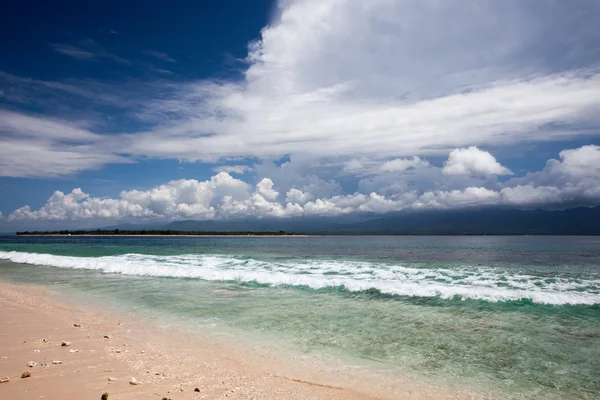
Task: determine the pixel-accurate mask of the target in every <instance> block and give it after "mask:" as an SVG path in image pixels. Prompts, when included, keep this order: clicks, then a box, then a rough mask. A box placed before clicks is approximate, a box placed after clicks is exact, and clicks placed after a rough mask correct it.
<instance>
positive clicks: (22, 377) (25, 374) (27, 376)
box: [21, 372, 31, 379]
mask: <svg viewBox="0 0 600 400" xmlns="http://www.w3.org/2000/svg"><path fill="white" fill-rule="evenodd" d="M30 376H31V374H30V373H29V372H23V373H22V374H21V379H25V378H29V377H30Z"/></svg>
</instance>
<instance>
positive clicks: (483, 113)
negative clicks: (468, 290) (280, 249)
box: [0, 0, 600, 230]
mask: <svg viewBox="0 0 600 400" xmlns="http://www.w3.org/2000/svg"><path fill="white" fill-rule="evenodd" d="M599 17H600V4H599V3H598V2H596V1H594V0H574V1H570V2H565V1H559V0H555V1H552V0H549V1H545V2H539V1H535V0H523V1H521V0H507V1H487V2H480V1H475V0H472V1H471V0H466V1H462V2H438V1H427V0H425V1H413V0H394V1H390V0H373V1H370V2H355V1H350V0H331V1H321V0H285V1H283V0H282V1H279V2H275V1H253V2H247V1H233V0H232V1H220V2H217V1H203V2H198V1H170V2H153V1H150V2H127V4H122V2H102V3H89V4H88V3H86V4H82V3H81V2H68V1H63V2H52V4H50V3H48V2H14V1H11V2H9V3H8V4H7V6H5V7H4V10H3V15H2V17H1V18H2V24H0V43H1V45H2V52H1V53H0V212H2V216H1V217H0V229H5V230H6V229H8V230H10V229H20V228H23V227H28V228H29V227H35V226H75V225H81V226H92V225H94V226H102V225H106V224H109V223H113V222H114V221H137V222H148V221H163V220H164V221H168V220H177V219H219V218H221V219H227V218H248V217H249V218H254V217H258V218H269V217H275V218H286V217H302V216H311V217H314V216H321V215H323V216H324V215H326V216H336V215H340V216H341V215H348V214H354V213H385V212H390V211H400V210H413V209H425V210H427V209H456V208H464V207H477V206H509V207H518V208H537V207H549V208H564V207H571V206H575V205H596V204H599V203H600V178H599V177H600V147H598V145H600V130H599V128H600V116H599V113H598V111H599V110H600V48H599V47H598V45H597V44H598V43H599V41H600V27H598V24H597V20H598V18H599Z"/></svg>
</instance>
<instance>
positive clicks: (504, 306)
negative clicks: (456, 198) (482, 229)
mask: <svg viewBox="0 0 600 400" xmlns="http://www.w3.org/2000/svg"><path fill="white" fill-rule="evenodd" d="M0 279H2V280H5V281H10V282H22V283H29V284H36V285H42V286H47V287H50V288H52V289H53V290H57V291H64V292H69V293H76V294H78V295H79V296H89V297H90V298H94V299H96V300H99V301H106V302H111V304H113V303H114V304H120V305H122V306H123V307H127V308H128V309H131V308H132V307H133V308H134V309H136V310H139V311H140V312H143V313H145V314H146V315H155V316H156V317H157V318H165V319H170V320H177V321H179V322H180V323H181V324H182V326H188V327H190V329H202V328H203V327H208V326H210V327H211V329H217V330H219V329H221V330H223V331H227V332H235V334H236V335H242V336H245V337H247V338H248V340H257V341H260V340H263V341H266V342H267V343H277V345H278V346H283V347H286V348H288V349H292V350H293V351H296V352H298V353H301V354H305V355H308V356H311V355H312V356H315V357H322V356H324V355H325V356H326V357H331V358H335V359H338V360H342V362H347V363H351V364H359V365H364V366H368V368H371V369H373V370H377V369H380V370H382V371H386V373H388V374H390V373H391V374H397V375H398V376H404V377H407V376H408V377H416V378H419V379H423V380H424V381H429V382H436V383H443V384H445V385H450V386H454V387H461V388H466V389H469V388H472V389H473V390H479V391H481V390H483V391H486V392H489V393H492V394H493V395H494V396H497V397H498V398H504V399H600V237H554V236H553V237H538V236H511V237H505V236H468V237H456V236H444V237H425V236H424V237H396V236H394V237H390V236H382V237H377V236H365V237H358V236H349V237H343V236H340V237H334V236H326V237H311V236H307V237H252V236H249V237H124V236H121V237H91V236H90V237H16V236H5V237H0Z"/></svg>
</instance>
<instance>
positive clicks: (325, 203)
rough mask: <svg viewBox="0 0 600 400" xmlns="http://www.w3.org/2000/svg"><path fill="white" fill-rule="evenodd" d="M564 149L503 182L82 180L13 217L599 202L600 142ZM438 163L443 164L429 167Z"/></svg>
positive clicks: (312, 212) (245, 214)
mask: <svg viewBox="0 0 600 400" xmlns="http://www.w3.org/2000/svg"><path fill="white" fill-rule="evenodd" d="M559 156H560V160H554V159H551V160H548V162H547V164H546V167H545V168H544V169H543V170H541V171H539V172H535V173H531V174H528V175H526V176H524V177H521V178H513V179H510V180H508V181H506V182H505V183H504V184H500V183H499V182H496V184H497V185H503V186H497V185H496V186H493V185H492V186H488V187H486V186H476V185H469V186H465V187H463V188H460V189H437V188H436V186H437V185H436V183H435V181H433V182H430V184H431V185H430V188H429V189H425V190H419V189H411V188H400V190H396V191H393V190H388V191H387V192H385V191H382V190H380V191H371V192H360V191H357V192H355V193H353V194H329V195H320V194H319V193H324V192H322V187H321V186H320V185H319V184H316V185H312V186H311V185H310V184H306V185H304V186H302V187H301V188H298V187H292V188H290V189H289V190H287V191H285V192H284V191H282V190H281V186H280V185H279V184H278V183H277V181H276V180H273V179H271V178H266V177H265V178H262V179H260V180H259V181H258V182H257V183H256V185H250V184H248V183H246V182H244V181H242V180H240V179H237V178H234V177H232V176H231V175H229V174H228V173H226V172H220V173H218V174H217V175H215V176H213V177H212V178H210V179H209V180H206V181H197V180H193V179H188V180H186V179H182V180H175V181H171V182H169V183H167V184H165V185H160V186H157V187H155V188H151V189H149V190H131V191H123V192H121V194H120V196H119V197H118V198H97V197H92V196H90V195H89V194H87V193H85V192H83V191H82V190H81V189H79V188H77V189H74V190H73V191H72V192H71V193H68V194H65V193H63V192H60V191H56V192H55V193H54V194H53V195H52V196H51V197H50V198H49V199H48V201H47V202H46V204H45V205H43V206H42V207H41V208H39V209H38V210H32V209H31V208H30V207H29V206H25V207H21V208H19V209H17V210H15V211H14V212H13V213H11V214H10V215H9V216H8V220H9V221H13V220H61V221H65V220H82V219H132V218H142V219H189V218H193V219H226V218H256V217H258V218H285V217H299V216H339V215H345V214H351V213H386V212H391V211H400V210H407V209H422V210H423V209H424V210H427V209H457V208H465V207H477V206H500V205H503V206H516V207H525V208H529V207H534V206H560V205H566V206H568V205H574V204H580V205H581V204H582V205H592V204H598V203H599V202H600V147H598V146H583V147H580V148H577V149H569V150H564V151H562V152H560V154H559ZM421 161H423V160H421ZM436 168H437V169H441V168H439V167H431V166H429V167H427V169H428V170H429V169H436ZM440 174H441V173H440ZM311 179H312V178H308V179H307V180H305V181H304V182H311ZM436 179H437V178H436ZM300 181H301V180H299V181H298V182H300ZM313 182H317V183H318V181H313ZM322 182H326V181H322ZM475 182H486V181H475ZM282 193H285V195H282Z"/></svg>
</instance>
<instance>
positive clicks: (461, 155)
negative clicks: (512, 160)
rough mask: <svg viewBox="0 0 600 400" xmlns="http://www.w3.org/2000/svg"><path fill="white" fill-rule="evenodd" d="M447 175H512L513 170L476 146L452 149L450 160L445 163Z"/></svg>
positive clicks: (444, 170) (444, 171)
mask: <svg viewBox="0 0 600 400" xmlns="http://www.w3.org/2000/svg"><path fill="white" fill-rule="evenodd" d="M443 173H444V174H446V175H483V176H487V175H512V172H511V171H510V170H509V169H508V168H506V167H503V166H502V165H500V163H499V162H498V161H497V160H496V158H495V157H494V156H493V155H491V154H490V153H489V152H487V151H483V150H479V149H478V148H477V147H475V146H471V147H469V148H463V149H455V150H452V152H451V153H450V156H449V157H448V161H446V162H445V163H444V169H443Z"/></svg>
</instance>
